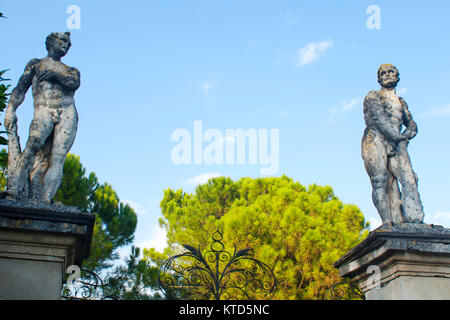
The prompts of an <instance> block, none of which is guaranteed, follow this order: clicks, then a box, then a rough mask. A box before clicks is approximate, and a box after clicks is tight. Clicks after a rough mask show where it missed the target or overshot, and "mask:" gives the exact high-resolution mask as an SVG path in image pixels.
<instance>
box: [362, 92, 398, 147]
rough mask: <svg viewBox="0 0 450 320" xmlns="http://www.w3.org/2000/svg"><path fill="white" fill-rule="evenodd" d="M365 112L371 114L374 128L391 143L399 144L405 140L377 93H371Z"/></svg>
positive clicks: (366, 101)
mask: <svg viewBox="0 0 450 320" xmlns="http://www.w3.org/2000/svg"><path fill="white" fill-rule="evenodd" d="M364 110H366V112H368V113H369V117H370V119H371V120H372V123H373V124H374V126H375V127H376V128H377V129H378V130H379V131H380V132H381V133H382V134H383V135H384V136H386V137H387V138H388V139H389V140H390V141H392V142H394V143H398V142H400V141H402V140H405V136H404V135H402V134H401V133H400V132H399V131H398V130H397V129H396V128H395V127H394V126H393V125H392V124H391V121H390V119H389V117H388V115H387V114H386V112H385V111H384V104H383V102H382V99H381V97H380V96H379V94H377V93H376V91H371V92H369V94H368V95H367V96H366V98H365V99H364Z"/></svg>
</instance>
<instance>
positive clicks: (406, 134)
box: [402, 128, 417, 140]
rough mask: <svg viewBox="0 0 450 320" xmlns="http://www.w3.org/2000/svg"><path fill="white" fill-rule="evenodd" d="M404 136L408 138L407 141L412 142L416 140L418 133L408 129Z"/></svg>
mask: <svg viewBox="0 0 450 320" xmlns="http://www.w3.org/2000/svg"><path fill="white" fill-rule="evenodd" d="M402 134H403V135H404V136H405V137H406V139H408V140H411V139H414V137H415V136H416V135H417V132H415V131H412V130H410V129H409V128H407V129H406V130H405V131H404V132H403V133H402Z"/></svg>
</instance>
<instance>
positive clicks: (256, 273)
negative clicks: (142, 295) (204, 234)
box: [158, 230, 277, 300]
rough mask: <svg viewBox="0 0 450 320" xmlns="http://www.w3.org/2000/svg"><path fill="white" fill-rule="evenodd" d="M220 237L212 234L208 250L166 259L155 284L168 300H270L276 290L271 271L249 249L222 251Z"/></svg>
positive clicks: (192, 248)
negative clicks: (231, 251)
mask: <svg viewBox="0 0 450 320" xmlns="http://www.w3.org/2000/svg"><path fill="white" fill-rule="evenodd" d="M222 239H223V235H222V233H220V231H219V230H217V231H216V232H214V233H213V235H212V240H213V241H212V243H211V245H210V247H209V250H207V251H205V252H202V251H201V250H200V247H198V248H197V249H196V248H194V247H192V246H189V245H183V247H184V248H185V249H186V250H188V251H186V252H184V253H182V254H179V255H175V256H173V257H171V258H169V259H167V260H166V261H165V262H164V263H163V265H162V266H161V268H160V270H159V274H158V283H159V287H160V289H161V291H162V292H163V293H164V295H165V296H166V298H167V299H180V300H183V299H200V300H203V299H207V300H231V299H232V300H235V299H249V300H262V299H271V298H272V297H273V295H274V294H275V292H276V290H277V279H276V277H275V274H274V273H273V271H272V269H271V268H270V267H269V266H267V265H266V264H264V263H263V262H261V261H259V260H257V259H255V258H253V257H252V255H251V249H242V250H239V251H238V250H237V248H236V246H234V252H233V253H230V252H228V251H226V250H225V247H224V244H223V243H222Z"/></svg>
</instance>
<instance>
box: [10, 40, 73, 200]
mask: <svg viewBox="0 0 450 320" xmlns="http://www.w3.org/2000/svg"><path fill="white" fill-rule="evenodd" d="M45 44H46V48H47V51H48V55H47V57H45V58H43V59H32V60H31V61H30V62H29V63H28V64H27V66H26V67H25V71H24V73H23V75H22V76H21V78H20V79H19V82H18V84H17V87H16V88H15V89H14V90H13V91H12V93H11V97H10V100H9V104H8V108H7V110H6V115H5V128H6V130H8V131H9V134H8V138H9V143H8V149H9V154H8V183H7V193H8V196H9V197H10V198H13V199H16V200H33V201H43V202H46V203H51V201H52V199H53V197H54V195H55V193H56V191H57V189H58V188H59V186H60V184H61V181H62V174H63V166H64V161H65V159H66V156H67V153H68V152H69V150H70V148H71V147H72V144H73V142H74V140H75V135H76V131H77V125H78V114H77V111H76V108H75V100H74V94H75V91H76V90H77V89H78V88H79V87H80V72H79V71H78V70H77V69H75V68H70V67H68V66H66V65H65V64H64V63H62V62H61V58H62V57H64V56H65V55H66V54H67V52H68V51H69V48H70V46H71V42H70V33H69V32H65V33H52V34H50V35H49V36H48V37H47V39H46V42H45ZM30 86H32V93H33V99H34V117H33V120H32V122H31V125H30V134H29V138H28V141H27V144H26V147H25V149H24V151H23V152H22V151H21V147H20V142H19V137H18V136H17V118H16V114H15V112H16V109H17V108H18V107H19V106H20V104H21V103H22V102H23V100H24V99H25V94H26V92H27V91H28V89H29V88H30Z"/></svg>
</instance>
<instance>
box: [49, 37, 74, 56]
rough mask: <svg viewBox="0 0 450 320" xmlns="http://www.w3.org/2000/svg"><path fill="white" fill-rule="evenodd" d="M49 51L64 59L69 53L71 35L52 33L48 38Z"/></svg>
mask: <svg viewBox="0 0 450 320" xmlns="http://www.w3.org/2000/svg"><path fill="white" fill-rule="evenodd" d="M46 44H47V50H49V51H50V50H52V51H53V52H54V53H56V54H57V55H59V56H60V57H63V56H65V55H66V54H67V52H68V51H69V48H70V46H71V43H70V33H68V32H66V33H52V34H51V35H50V36H49V37H48V38H47V42H46Z"/></svg>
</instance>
